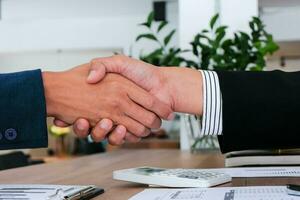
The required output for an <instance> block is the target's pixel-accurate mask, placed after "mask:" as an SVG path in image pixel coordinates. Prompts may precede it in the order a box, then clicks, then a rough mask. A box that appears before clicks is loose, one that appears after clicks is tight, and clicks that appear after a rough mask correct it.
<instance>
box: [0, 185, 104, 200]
mask: <svg viewBox="0 0 300 200" xmlns="http://www.w3.org/2000/svg"><path fill="white" fill-rule="evenodd" d="M103 193H104V189H102V188H99V187H97V186H95V185H86V186H80V185H0V196H1V198H4V199H5V198H9V199H19V198H22V199H29V200H42V199H45V200H89V199H91V198H93V197H96V196H98V195H101V194H103Z"/></svg>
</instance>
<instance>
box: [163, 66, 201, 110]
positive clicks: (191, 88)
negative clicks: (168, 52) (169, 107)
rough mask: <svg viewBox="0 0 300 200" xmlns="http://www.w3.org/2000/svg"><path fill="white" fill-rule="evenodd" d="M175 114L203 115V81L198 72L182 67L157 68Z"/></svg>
mask: <svg viewBox="0 0 300 200" xmlns="http://www.w3.org/2000/svg"><path fill="white" fill-rule="evenodd" d="M159 69H160V71H161V74H162V76H163V79H164V84H165V87H166V88H167V90H168V92H169V95H170V99H171V101H172V103H173V109H174V111H175V112H183V113H189V114H195V115H202V114H203V80H202V75H201V73H200V72H199V71H197V70H194V69H189V68H184V67H161V68H159Z"/></svg>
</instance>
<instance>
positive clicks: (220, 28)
mask: <svg viewBox="0 0 300 200" xmlns="http://www.w3.org/2000/svg"><path fill="white" fill-rule="evenodd" d="M227 28H228V26H220V27H218V28H217V30H216V31H215V33H219V32H224V31H225V30H226V29H227Z"/></svg>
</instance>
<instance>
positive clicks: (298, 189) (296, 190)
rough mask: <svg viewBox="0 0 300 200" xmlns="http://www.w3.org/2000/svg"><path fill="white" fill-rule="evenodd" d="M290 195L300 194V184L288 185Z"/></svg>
mask: <svg viewBox="0 0 300 200" xmlns="http://www.w3.org/2000/svg"><path fill="white" fill-rule="evenodd" d="M286 188H287V193H288V195H293V196H300V185H293V184H288V185H286Z"/></svg>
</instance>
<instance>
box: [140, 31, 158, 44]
mask: <svg viewBox="0 0 300 200" xmlns="http://www.w3.org/2000/svg"><path fill="white" fill-rule="evenodd" d="M142 38H145V39H149V40H154V41H157V38H156V37H155V35H153V34H151V33H146V34H141V35H139V36H137V38H136V40H135V41H136V42H137V41H139V40H140V39H142Z"/></svg>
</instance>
